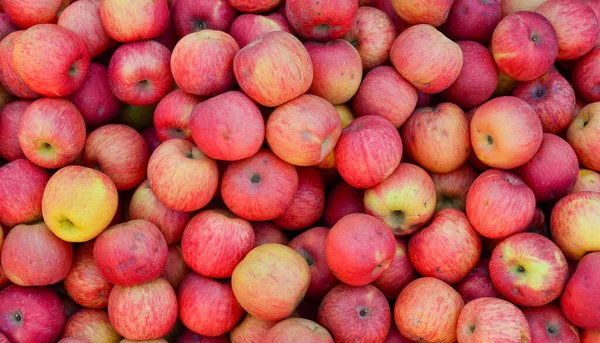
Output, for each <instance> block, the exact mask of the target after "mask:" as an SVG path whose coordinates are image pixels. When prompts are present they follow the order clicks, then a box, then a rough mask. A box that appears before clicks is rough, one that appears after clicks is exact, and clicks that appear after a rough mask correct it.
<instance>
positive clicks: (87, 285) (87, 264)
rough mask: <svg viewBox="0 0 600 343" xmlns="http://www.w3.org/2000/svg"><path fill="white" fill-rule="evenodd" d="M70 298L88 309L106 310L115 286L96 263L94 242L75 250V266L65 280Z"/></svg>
mask: <svg viewBox="0 0 600 343" xmlns="http://www.w3.org/2000/svg"><path fill="white" fill-rule="evenodd" d="M63 284H64V286H65V290H66V292H67V294H68V295H69V297H70V298H71V299H73V300H74V301H75V302H76V303H77V304H79V305H81V306H83V307H87V308H106V306H108V295H109V294H110V291H111V289H112V288H113V284H112V283H110V282H109V281H108V280H107V279H106V278H105V277H104V274H102V271H101V270H100V268H98V266H97V265H96V262H95V261H94V242H93V241H91V242H87V243H83V244H82V245H80V246H79V247H77V248H76V249H75V252H74V255H73V264H72V265H71V269H70V270H69V273H68V274H67V276H65V278H64V280H63Z"/></svg>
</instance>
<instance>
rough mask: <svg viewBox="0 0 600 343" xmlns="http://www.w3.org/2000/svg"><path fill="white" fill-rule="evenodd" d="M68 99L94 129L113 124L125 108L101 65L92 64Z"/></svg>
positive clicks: (105, 69)
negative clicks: (109, 83)
mask: <svg viewBox="0 0 600 343" xmlns="http://www.w3.org/2000/svg"><path fill="white" fill-rule="evenodd" d="M89 2H91V1H82V2H81V3H89ZM68 99H69V100H71V102H72V103H73V105H75V106H76V107H77V109H78V110H79V112H81V115H82V116H83V120H84V121H85V124H86V125H87V126H88V127H92V128H95V127H98V126H101V125H104V124H107V123H109V122H111V121H112V120H113V119H115V118H116V117H117V116H118V115H119V113H120V112H121V109H122V107H123V103H121V101H120V100H119V99H118V98H117V97H116V96H115V95H114V94H113V93H112V91H111V90H110V87H109V85H108V69H107V68H106V67H105V66H104V65H102V64H99V63H92V64H90V68H89V69H88V73H87V77H86V78H85V81H83V83H82V84H81V86H80V87H79V88H78V89H77V90H76V91H75V92H73V93H72V94H71V95H70V96H69V98H68Z"/></svg>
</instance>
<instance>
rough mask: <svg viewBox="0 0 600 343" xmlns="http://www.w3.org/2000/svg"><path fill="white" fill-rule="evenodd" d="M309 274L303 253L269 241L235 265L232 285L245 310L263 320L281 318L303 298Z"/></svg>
mask: <svg viewBox="0 0 600 343" xmlns="http://www.w3.org/2000/svg"><path fill="white" fill-rule="evenodd" d="M310 276H311V272H310V267H309V266H308V264H307V263H306V261H305V260H304V257H302V255H300V254H299V253H298V252H296V251H295V250H294V249H292V248H289V247H287V246H285V245H282V244H276V243H268V244H263V245H260V246H258V247H256V248H254V249H252V250H251V251H250V252H249V253H248V254H247V255H246V257H244V259H243V260H242V261H241V262H240V263H239V264H238V265H237V266H236V267H235V270H234V271H233V274H232V276H231V285H232V288H233V293H234V295H235V298H236V299H237V301H238V302H239V303H240V305H241V306H242V307H243V308H244V310H246V312H248V313H249V314H251V315H252V316H254V317H257V318H258V319H262V320H264V321H280V320H282V319H284V318H287V317H289V316H290V315H291V314H292V312H294V310H295V309H296V307H297V306H298V303H300V301H301V300H302V299H303V298H304V295H305V294H306V291H307V290H308V286H309V284H310ZM257 289H260V290H261V291H260V292H256V291H255V290H257ZM240 316H241V315H240Z"/></svg>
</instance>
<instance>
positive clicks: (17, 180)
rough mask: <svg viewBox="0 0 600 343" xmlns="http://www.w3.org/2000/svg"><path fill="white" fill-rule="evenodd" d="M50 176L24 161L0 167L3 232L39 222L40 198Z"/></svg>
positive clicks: (0, 216) (0, 203)
mask: <svg viewBox="0 0 600 343" xmlns="http://www.w3.org/2000/svg"><path fill="white" fill-rule="evenodd" d="M49 179H50V175H48V172H47V171H45V170H44V169H42V168H40V167H38V166H36V165H35V164H33V163H31V162H30V161H29V160H27V159H25V158H21V159H17V160H14V161H12V162H10V163H7V164H5V165H4V166H2V167H0V199H3V200H2V201H0V225H2V226H4V227H6V228H7V229H9V228H11V227H13V226H15V225H18V224H25V223H33V222H36V221H38V220H41V219H42V197H43V194H44V189H45V188H46V184H47V183H48V180H49Z"/></svg>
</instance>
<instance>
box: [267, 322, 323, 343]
mask: <svg viewBox="0 0 600 343" xmlns="http://www.w3.org/2000/svg"><path fill="white" fill-rule="evenodd" d="M264 342H265V343H276V342H289V343H305V342H310V343H333V338H332V337H331V334H329V332H328V331H327V329H325V328H324V327H322V326H321V325H319V324H317V323H315V322H313V321H312V320H308V319H304V318H288V319H284V320H282V321H280V322H279V323H277V324H276V325H275V326H273V327H272V328H271V329H270V330H269V332H268V333H267V335H266V337H265V339H264Z"/></svg>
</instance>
